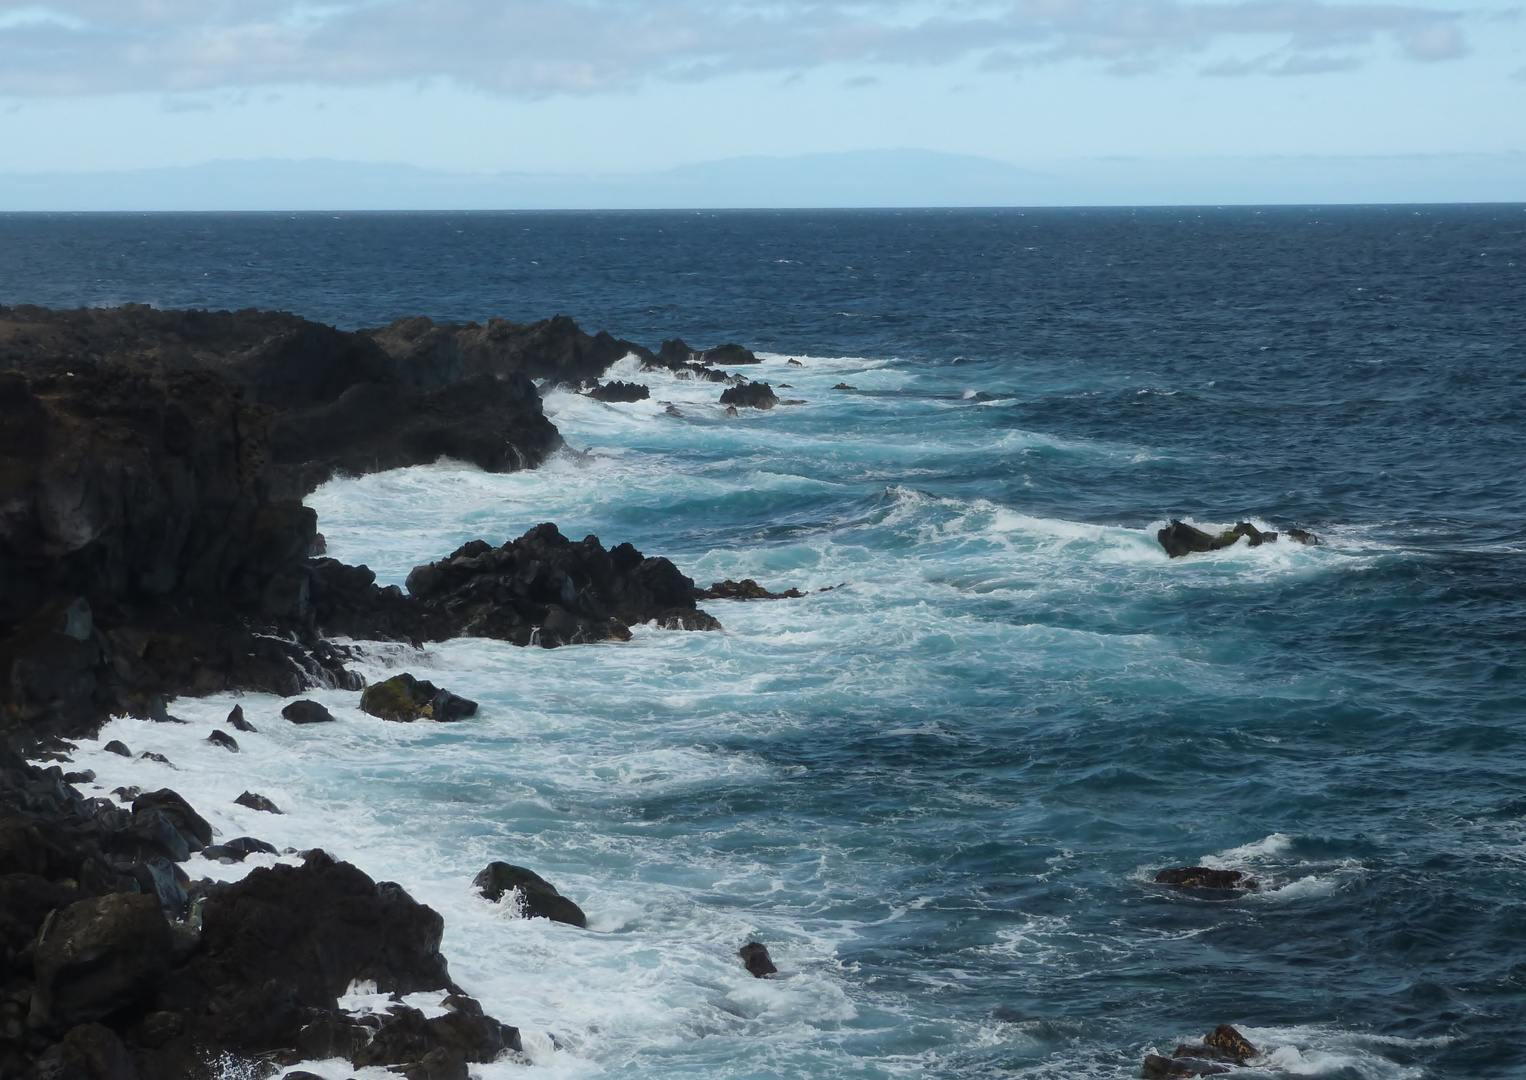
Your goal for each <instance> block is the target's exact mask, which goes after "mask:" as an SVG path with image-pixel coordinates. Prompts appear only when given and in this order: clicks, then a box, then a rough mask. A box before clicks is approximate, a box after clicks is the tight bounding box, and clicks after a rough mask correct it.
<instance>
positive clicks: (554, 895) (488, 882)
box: [472, 862, 588, 927]
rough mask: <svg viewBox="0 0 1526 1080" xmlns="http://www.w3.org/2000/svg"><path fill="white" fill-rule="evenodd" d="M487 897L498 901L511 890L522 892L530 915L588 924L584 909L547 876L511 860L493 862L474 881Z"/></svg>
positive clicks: (526, 913) (568, 922)
mask: <svg viewBox="0 0 1526 1080" xmlns="http://www.w3.org/2000/svg"><path fill="white" fill-rule="evenodd" d="M472 884H473V885H474V886H476V888H477V889H478V890H480V891H481V893H482V895H483V897H484V898H486V899H488V900H491V901H493V902H494V903H496V902H498V901H500V900H502V899H503V898H504V896H505V895H507V894H509V893H518V894H519V899H520V903H521V904H522V905H523V907H524V912H525V915H526V917H527V918H542V919H550V920H552V921H553V922H562V923H567V924H568V925H570V926H577V927H587V925H588V917H587V916H586V915H584V914H583V909H582V908H580V907H578V906H577V905H576V904H574V903H573V902H572V901H571V900H568V899H567V898H566V897H565V896H563V895H562V894H561V893H559V892H557V891H556V886H554V885H552V884H551V883H550V882H549V881H547V880H546V879H545V878H543V877H541V876H540V875H539V874H537V873H536V872H535V871H534V870H527V869H525V868H524V867H523V866H514V865H512V864H510V863H505V862H495V863H489V864H488V866H487V869H485V870H483V871H482V873H480V874H478V875H477V876H476V878H474V879H473V880H472Z"/></svg>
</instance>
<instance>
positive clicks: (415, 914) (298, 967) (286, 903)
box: [192, 850, 451, 1010]
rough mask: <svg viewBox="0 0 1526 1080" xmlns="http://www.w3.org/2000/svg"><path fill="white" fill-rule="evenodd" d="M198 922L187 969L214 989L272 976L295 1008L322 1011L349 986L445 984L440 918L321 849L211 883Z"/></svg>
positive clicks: (402, 989) (408, 988)
mask: <svg viewBox="0 0 1526 1080" xmlns="http://www.w3.org/2000/svg"><path fill="white" fill-rule="evenodd" d="M201 918H202V932H201V936H202V946H203V951H202V953H201V954H200V955H199V956H198V957H197V958H196V959H195V960H194V961H193V962H192V965H193V968H194V970H195V972H196V974H197V976H198V977H199V978H201V980H202V981H203V982H204V983H206V984H207V985H208V986H210V987H213V988H216V989H219V990H220V991H221V992H230V991H232V990H235V989H237V988H243V987H262V986H264V985H266V984H267V983H269V982H271V981H272V980H273V981H274V982H275V983H276V984H277V985H279V986H282V987H286V988H289V990H290V992H291V993H292V994H293V995H294V998H295V1000H296V1001H297V1002H298V1003H299V1004H301V1005H304V1006H307V1007H311V1008H322V1009H330V1010H331V1009H333V1008H335V1004H336V999H337V998H338V997H339V995H340V994H343V993H344V992H345V990H346V989H347V988H348V987H349V985H350V983H352V982H354V981H356V980H361V981H366V980H369V981H372V982H375V983H376V984H377V987H378V989H379V990H381V991H382V992H384V993H398V994H408V993H412V992H414V991H417V990H439V989H448V988H451V983H450V979H449V976H448V974H447V972H446V965H445V958H444V957H442V956H441V955H440V952H439V949H440V936H441V934H442V932H443V931H444V925H445V924H444V921H443V920H442V919H441V918H440V916H439V914H438V913H436V912H435V911H434V910H433V909H432V908H428V907H426V906H424V905H423V904H420V903H418V902H417V901H415V900H414V899H413V898H412V897H410V896H409V895H408V894H407V893H406V892H404V891H403V890H402V888H400V887H399V886H398V885H396V884H393V883H392V882H381V883H380V884H378V883H377V882H375V881H373V880H371V878H369V877H367V876H366V875H365V874H364V873H362V872H361V871H360V870H358V869H356V868H355V867H354V866H352V865H350V864H349V863H342V862H336V861H335V860H334V859H332V858H331V857H329V856H328V855H327V854H325V853H324V852H323V851H320V850H313V851H310V852H308V854H307V857H306V859H305V860H304V862H303V863H302V865H301V866H285V865H280V866H275V867H270V868H262V869H257V870H254V871H252V872H251V873H250V874H249V875H248V876H247V877H245V878H244V879H243V880H242V881H238V882H235V883H233V884H230V885H220V886H217V887H216V888H214V889H212V890H210V891H209V892H208V893H207V896H206V900H205V903H204V904H203V906H202V912H201Z"/></svg>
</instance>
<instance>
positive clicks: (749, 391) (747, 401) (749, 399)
mask: <svg viewBox="0 0 1526 1080" xmlns="http://www.w3.org/2000/svg"><path fill="white" fill-rule="evenodd" d="M721 404H722V405H733V406H736V407H737V408H744V409H772V408H773V407H774V406H775V405H777V404H779V395H778V394H775V393H774V388H773V387H772V386H769V385H768V383H766V382H760V383H743V384H741V385H739V386H730V387H727V388H726V389H725V390H722V391H721Z"/></svg>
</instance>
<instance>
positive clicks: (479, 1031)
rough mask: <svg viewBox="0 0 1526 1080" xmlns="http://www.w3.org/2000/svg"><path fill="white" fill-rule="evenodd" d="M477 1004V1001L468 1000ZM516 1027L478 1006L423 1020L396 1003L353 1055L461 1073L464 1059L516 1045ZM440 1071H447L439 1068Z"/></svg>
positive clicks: (491, 1055)
mask: <svg viewBox="0 0 1526 1080" xmlns="http://www.w3.org/2000/svg"><path fill="white" fill-rule="evenodd" d="M472 1004H473V1005H474V1006H476V1002H472ZM519 1049H521V1046H520V1039H519V1032H518V1031H517V1030H516V1029H514V1028H512V1027H508V1026H506V1025H504V1024H501V1023H499V1022H498V1021H497V1020H494V1019H493V1018H492V1017H490V1016H484V1015H483V1014H482V1010H481V1007H480V1006H478V1007H476V1008H475V1009H473V1010H470V1011H456V1010H453V1011H451V1012H448V1013H446V1014H445V1015H444V1016H438V1017H434V1018H433V1019H428V1020H426V1019H425V1018H424V1014H423V1013H421V1012H419V1011H418V1010H417V1009H410V1008H407V1007H402V1008H395V1009H393V1010H392V1012H391V1014H390V1015H389V1016H388V1017H387V1018H386V1019H384V1020H383V1021H382V1024H381V1027H380V1028H379V1029H378V1030H377V1031H376V1033H375V1035H374V1036H372V1038H371V1040H370V1042H369V1043H367V1044H366V1045H365V1046H364V1047H362V1048H361V1049H360V1050H359V1051H358V1052H357V1053H356V1054H355V1056H354V1058H353V1061H354V1063H355V1064H356V1065H357V1066H360V1067H365V1066H367V1065H393V1066H398V1065H401V1066H404V1067H405V1068H404V1075H409V1074H408V1072H407V1067H417V1066H423V1067H424V1070H425V1071H424V1072H423V1073H419V1074H418V1075H424V1076H429V1077H434V1076H437V1075H450V1076H459V1075H464V1070H465V1066H466V1063H467V1062H490V1061H494V1060H496V1059H497V1058H498V1056H499V1055H500V1054H502V1053H503V1052H504V1051H505V1050H519ZM441 1070H446V1072H445V1073H443V1074H442V1073H441Z"/></svg>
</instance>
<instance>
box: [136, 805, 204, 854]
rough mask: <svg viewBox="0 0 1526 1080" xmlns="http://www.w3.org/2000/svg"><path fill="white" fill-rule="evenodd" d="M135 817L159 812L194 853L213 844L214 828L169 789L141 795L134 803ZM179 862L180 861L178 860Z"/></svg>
mask: <svg viewBox="0 0 1526 1080" xmlns="http://www.w3.org/2000/svg"><path fill="white" fill-rule="evenodd" d="M132 810H133V816H134V817H136V816H137V815H138V814H140V813H147V812H150V811H158V812H159V813H161V814H163V815H164V816H165V817H166V818H168V819H169V820H170V823H171V824H173V825H174V826H175V828H176V829H177V830H178V831H179V832H180V833H181V835H183V836H184V837H185V838H186V844H187V846H188V847H189V848H190V849H191V850H192V851H200V850H201V849H202V848H204V847H206V846H207V845H208V844H210V843H211V842H212V826H211V825H209V824H207V820H206V818H204V817H202V816H201V815H200V814H198V813H197V812H196V811H195V810H194V809H193V808H192V806H191V804H190V803H188V802H186V801H185V799H183V798H181V797H180V795H179V794H177V793H176V792H174V791H171V790H170V789H169V788H162V789H160V790H159V791H151V792H148V793H147V794H144V795H139V796H138V797H137V798H136V799H134V800H133V801H132ZM177 861H178V860H177Z"/></svg>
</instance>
